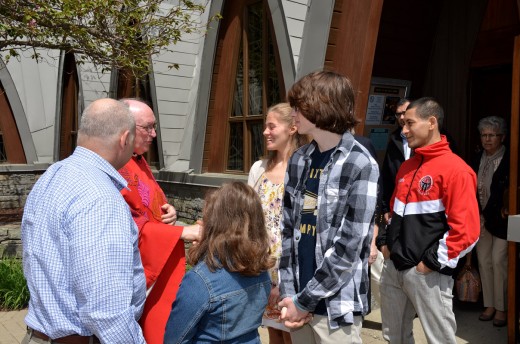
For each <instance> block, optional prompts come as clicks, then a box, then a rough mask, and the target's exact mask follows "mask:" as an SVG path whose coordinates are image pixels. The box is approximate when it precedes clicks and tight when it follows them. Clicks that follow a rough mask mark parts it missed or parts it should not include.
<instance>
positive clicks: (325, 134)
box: [280, 71, 379, 343]
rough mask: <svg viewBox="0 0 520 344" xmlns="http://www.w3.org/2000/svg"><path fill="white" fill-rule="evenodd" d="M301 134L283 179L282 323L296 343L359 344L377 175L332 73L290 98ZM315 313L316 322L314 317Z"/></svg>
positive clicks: (349, 99)
mask: <svg viewBox="0 0 520 344" xmlns="http://www.w3.org/2000/svg"><path fill="white" fill-rule="evenodd" d="M288 100H289V103H290V104H291V106H292V107H293V108H294V110H293V115H294V116H295V123H296V126H297V128H298V132H299V133H300V134H307V135H310V136H312V138H313V141H312V142H311V143H310V144H308V145H305V146H303V147H301V148H300V149H299V150H297V151H296V152H295V153H294V155H293V156H292V157H291V159H290V161H289V165H288V169H287V175H286V178H285V195H284V210H283V228H282V231H283V234H282V237H283V238H282V257H281V261H280V274H281V284H280V292H281V298H282V301H281V302H280V306H281V307H284V308H283V309H282V320H285V324H286V326H288V327H293V328H299V329H298V330H296V331H293V332H292V333H291V337H292V340H293V343H361V337H360V331H361V321H362V317H363V316H364V315H365V314H366V313H367V311H368V309H369V305H368V298H367V294H368V290H369V289H368V283H369V275H368V256H369V253H370V242H371V239H372V230H373V224H374V216H373V215H374V210H375V207H376V198H377V180H378V177H379V170H378V167H377V163H376V162H375V160H374V159H373V158H372V157H371V156H370V153H368V151H367V150H366V149H365V148H364V147H363V146H362V145H361V144H359V143H358V142H357V141H356V140H355V139H354V137H353V136H352V134H351V130H352V129H353V128H354V126H355V125H356V124H357V120H356V119H355V117H354V91H353V88H352V84H351V83H350V81H349V79H348V78H346V77H344V76H342V75H339V74H337V73H334V72H324V71H323V72H313V73H311V74H309V75H306V76H304V77H303V78H302V79H300V80H299V81H298V82H296V83H295V84H294V85H293V86H292V88H291V89H290V90H289V93H288ZM309 315H312V318H311V317H310V316H309Z"/></svg>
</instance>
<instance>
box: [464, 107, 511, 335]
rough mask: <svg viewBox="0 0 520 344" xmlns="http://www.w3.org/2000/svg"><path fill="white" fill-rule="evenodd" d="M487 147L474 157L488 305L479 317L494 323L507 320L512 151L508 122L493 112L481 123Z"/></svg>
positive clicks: (481, 260)
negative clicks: (507, 213)
mask: <svg viewBox="0 0 520 344" xmlns="http://www.w3.org/2000/svg"><path fill="white" fill-rule="evenodd" d="M478 130H479V132H480V139H481V142H482V148H483V151H482V152H479V153H478V155H477V156H475V158H474V159H473V161H472V164H471V165H472V167H473V169H474V170H475V172H476V173H477V175H478V179H477V181H478V182H477V191H478V201H479V205H480V239H479V242H478V244H477V256H478V262H479V264H478V265H479V271H480V276H481V279H482V291H483V295H484V307H486V309H485V310H484V312H483V313H482V314H481V315H480V317H479V320H481V321H489V320H493V326H497V327H502V326H505V325H506V324H507V321H506V308H507V241H506V236H507V218H505V217H504V216H503V215H502V214H503V208H504V201H503V196H504V192H505V191H506V189H507V187H508V184H509V152H508V150H507V149H506V147H505V146H504V145H503V142H504V139H505V137H506V131H507V129H506V123H505V121H504V119H503V118H501V117H496V116H490V117H485V118H483V119H481V120H480V122H479V124H478Z"/></svg>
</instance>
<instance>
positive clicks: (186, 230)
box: [119, 99, 201, 344]
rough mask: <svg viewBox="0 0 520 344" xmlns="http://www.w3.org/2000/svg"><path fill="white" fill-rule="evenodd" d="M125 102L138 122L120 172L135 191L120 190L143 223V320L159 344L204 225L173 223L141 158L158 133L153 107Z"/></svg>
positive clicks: (146, 335)
mask: <svg viewBox="0 0 520 344" xmlns="http://www.w3.org/2000/svg"><path fill="white" fill-rule="evenodd" d="M123 102H124V103H125V104H127V105H128V106H129V108H130V112H131V113H132V114H133V115H134V117H135V122H136V136H135V144H134V155H133V157H132V159H130V161H129V162H128V163H127V164H126V165H125V166H124V167H123V168H121V169H120V170H119V173H121V175H122V176H123V177H124V178H125V179H126V180H127V181H128V188H129V189H130V190H126V189H124V190H123V191H122V192H121V193H122V195H123V197H124V198H125V200H126V202H127V203H128V205H129V206H130V210H131V212H132V216H133V218H134V221H135V223H136V224H137V227H138V228H139V251H140V252H141V260H142V262H143V267H144V272H145V276H146V287H147V289H148V292H147V294H148V295H147V298H146V303H145V307H144V311H143V315H142V317H141V319H140V324H141V327H142V329H143V334H144V338H145V339H146V342H147V343H148V344H160V343H163V337H164V331H165V328H166V322H167V321H168V317H169V315H170V310H171V306H172V304H173V301H174V300H175V295H176V294H177V289H178V288H179V285H180V283H181V280H182V277H183V276H184V271H185V259H184V240H186V241H197V240H198V239H199V237H200V231H201V227H200V225H199V224H196V225H192V226H186V227H181V226H175V225H174V224H175V222H176V220H177V214H176V211H175V208H174V207H173V206H172V205H170V204H168V201H167V199H166V196H165V195H164V192H163V191H162V190H161V188H160V187H159V185H158V184H157V182H156V180H155V178H154V176H153V175H152V172H151V170H150V167H149V166H148V163H147V162H146V159H144V158H143V157H142V154H144V153H145V152H147V151H148V149H149V147H150V145H151V143H152V142H153V139H154V138H155V137H156V136H157V135H156V132H155V128H156V122H155V116H154V113H153V110H152V109H151V108H150V107H149V106H148V105H146V104H145V103H143V102H141V101H138V100H133V99H125V100H123Z"/></svg>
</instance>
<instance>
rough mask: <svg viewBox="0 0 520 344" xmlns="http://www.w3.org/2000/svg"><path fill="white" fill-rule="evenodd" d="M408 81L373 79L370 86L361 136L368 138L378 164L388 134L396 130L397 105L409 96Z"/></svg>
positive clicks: (381, 159)
mask: <svg viewBox="0 0 520 344" xmlns="http://www.w3.org/2000/svg"><path fill="white" fill-rule="evenodd" d="M411 86H412V82H411V81H409V80H400V79H388V78H377V77H374V78H372V80H371V84H370V93H369V95H368V106H367V110H366V116H365V129H364V132H363V135H364V136H366V137H368V138H370V140H371V141H372V144H373V145H374V148H375V149H376V151H377V158H378V159H377V160H378V162H379V164H382V163H383V159H384V156H385V152H386V147H387V145H388V139H389V137H390V134H391V133H392V132H393V131H394V130H395V129H396V128H397V126H398V124H397V122H396V118H395V111H396V107H397V103H398V102H399V100H400V99H401V98H406V97H408V95H409V94H410V87H411Z"/></svg>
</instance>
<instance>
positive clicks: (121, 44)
mask: <svg viewBox="0 0 520 344" xmlns="http://www.w3.org/2000/svg"><path fill="white" fill-rule="evenodd" d="M207 3H208V0H202V1H190V0H144V1H139V0H1V1H0V53H2V54H3V57H4V58H5V61H9V59H10V58H13V57H17V56H19V55H20V54H21V53H22V52H25V51H29V52H30V55H31V57H32V58H34V59H37V60H42V59H43V58H44V57H43V56H42V55H41V53H42V50H41V49H38V48H46V49H58V50H63V51H65V52H72V53H75V54H76V58H77V61H78V63H84V62H86V61H89V62H91V63H93V64H94V65H97V66H101V67H102V69H103V70H113V69H118V70H125V71H127V72H129V73H130V74H131V75H133V76H134V77H136V78H138V79H139V78H142V77H144V76H145V75H146V74H147V73H148V72H149V68H150V61H151V59H150V57H152V56H153V55H155V54H158V53H159V52H164V51H169V50H170V49H169V47H170V46H171V45H172V44H175V43H177V42H178V41H179V40H180V38H181V36H182V35H183V34H184V33H193V32H200V33H203V31H204V30H205V26H204V24H203V23H200V20H199V18H200V15H201V14H202V13H203V12H204V8H205V5H207ZM213 19H214V18H210V21H211V20H213ZM170 67H174V68H178V65H176V64H173V65H171V66H170Z"/></svg>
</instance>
